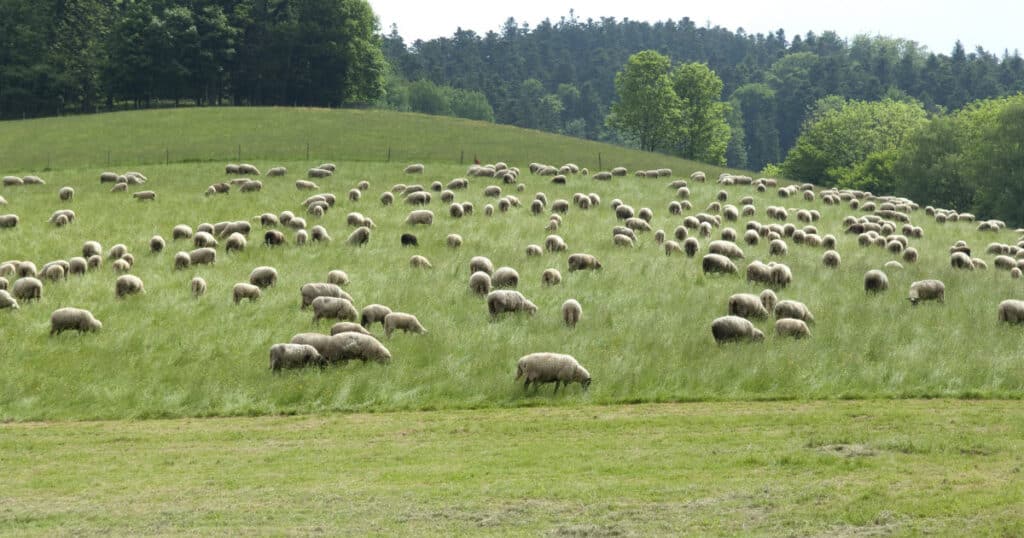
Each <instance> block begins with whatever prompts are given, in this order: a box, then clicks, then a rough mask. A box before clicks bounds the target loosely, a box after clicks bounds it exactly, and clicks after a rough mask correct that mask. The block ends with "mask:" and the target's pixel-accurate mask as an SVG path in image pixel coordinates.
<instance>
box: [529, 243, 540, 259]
mask: <svg viewBox="0 0 1024 538" xmlns="http://www.w3.org/2000/svg"><path fill="white" fill-rule="evenodd" d="M542 254H544V249H542V248H540V245H532V244H531V245H526V255H527V257H534V256H540V255H542Z"/></svg>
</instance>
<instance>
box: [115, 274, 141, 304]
mask: <svg viewBox="0 0 1024 538" xmlns="http://www.w3.org/2000/svg"><path fill="white" fill-rule="evenodd" d="M138 293H146V288H145V287H144V286H143V285H142V279H141V278H139V277H137V276H135V275H121V276H119V277H117V280H116V281H115V282H114V297H116V298H118V299H124V298H125V296H127V295H135V294H138Z"/></svg>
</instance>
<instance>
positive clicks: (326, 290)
mask: <svg viewBox="0 0 1024 538" xmlns="http://www.w3.org/2000/svg"><path fill="white" fill-rule="evenodd" d="M299 293H300V294H301V295H302V306H301V308H302V309H303V310H305V309H306V307H308V306H309V305H310V304H312V303H313V300H314V299H316V298H317V297H345V298H348V299H349V300H351V297H350V296H349V295H348V294H347V293H345V292H344V291H342V289H341V288H340V287H339V286H338V285H337V284H331V283H328V282H310V283H307V284H303V285H302V287H301V288H299Z"/></svg>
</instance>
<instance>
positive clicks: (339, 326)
mask: <svg viewBox="0 0 1024 538" xmlns="http://www.w3.org/2000/svg"><path fill="white" fill-rule="evenodd" d="M340 333H359V334H366V335H369V334H370V331H368V330H366V329H364V328H363V326H362V325H360V324H358V323H353V322H351V321H339V322H338V323H335V324H334V325H332V326H331V336H334V335H336V334H340Z"/></svg>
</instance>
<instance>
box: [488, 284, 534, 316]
mask: <svg viewBox="0 0 1024 538" xmlns="http://www.w3.org/2000/svg"><path fill="white" fill-rule="evenodd" d="M487 311H488V312H489V313H490V314H491V319H492V320H494V319H496V318H497V317H498V316H499V315H501V314H502V313H505V312H524V311H525V312H527V313H528V314H530V315H531V316H532V315H534V314H536V313H537V305H535V304H533V303H532V302H530V301H529V300H528V299H527V298H526V297H524V296H523V294H522V293H519V292H518V291H514V290H495V291H492V292H490V293H488V294H487Z"/></svg>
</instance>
